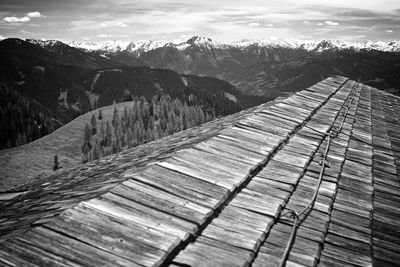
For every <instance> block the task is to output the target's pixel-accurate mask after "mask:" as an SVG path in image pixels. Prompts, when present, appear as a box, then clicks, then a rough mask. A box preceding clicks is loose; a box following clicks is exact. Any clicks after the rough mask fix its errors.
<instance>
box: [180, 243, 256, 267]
mask: <svg viewBox="0 0 400 267" xmlns="http://www.w3.org/2000/svg"><path fill="white" fill-rule="evenodd" d="M253 255H254V254H253V253H252V252H250V251H248V250H245V249H239V248H236V247H234V246H229V245H224V244H223V243H220V242H218V241H214V240H212V239H209V238H204V237H199V238H198V239H197V240H196V242H194V243H191V244H189V245H188V246H187V247H186V248H185V250H183V251H181V252H180V253H179V254H178V256H176V257H175V259H174V262H175V263H179V264H185V265H189V266H248V265H249V264H250V262H251V260H252V258H253Z"/></svg>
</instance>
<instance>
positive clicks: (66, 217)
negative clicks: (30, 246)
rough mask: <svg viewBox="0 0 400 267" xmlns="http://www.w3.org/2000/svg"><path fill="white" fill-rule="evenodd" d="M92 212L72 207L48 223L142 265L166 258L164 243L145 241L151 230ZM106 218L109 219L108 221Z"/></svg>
mask: <svg viewBox="0 0 400 267" xmlns="http://www.w3.org/2000/svg"><path fill="white" fill-rule="evenodd" d="M82 211H83V212H82ZM89 212H90V210H88V209H84V210H82V209H80V210H79V209H70V210H68V211H67V213H65V214H63V216H60V217H58V218H57V219H56V220H53V221H52V222H51V223H49V224H47V225H46V227H48V228H50V229H52V230H55V231H56V232H58V233H63V234H65V235H68V236H73V237H74V239H77V240H79V241H81V242H83V243H87V244H90V245H91V246H93V247H96V248H98V249H100V250H104V251H107V252H110V253H112V254H114V255H118V256H120V257H123V258H125V259H131V260H132V261H133V262H135V263H137V264H140V265H147V266H150V265H160V264H161V263H162V262H163V261H164V260H165V259H166V257H167V252H166V251H163V250H161V249H160V248H159V247H162V246H163V245H162V244H160V245H157V244H156V243H154V242H153V243H151V245H149V242H146V239H145V238H148V237H154V236H151V234H148V235H147V236H146V234H143V233H138V232H139V231H137V230H138V229H135V228H134V227H129V226H128V225H123V224H121V223H116V222H115V221H111V220H107V217H106V216H101V215H100V216H99V215H97V216H92V214H91V213H89ZM103 220H107V223H105V222H104V221H103ZM114 227H115V228H114ZM135 230H136V231H135ZM143 230H144V229H142V231H143ZM137 234H139V235H137ZM140 237H141V238H140ZM158 239H160V237H158ZM179 241H180V240H179V238H176V237H175V238H174V240H173V242H171V244H169V247H167V246H165V245H164V246H163V247H164V248H165V250H167V251H168V250H172V249H173V248H174V246H177V245H178V244H179ZM171 247H172V248H171Z"/></svg>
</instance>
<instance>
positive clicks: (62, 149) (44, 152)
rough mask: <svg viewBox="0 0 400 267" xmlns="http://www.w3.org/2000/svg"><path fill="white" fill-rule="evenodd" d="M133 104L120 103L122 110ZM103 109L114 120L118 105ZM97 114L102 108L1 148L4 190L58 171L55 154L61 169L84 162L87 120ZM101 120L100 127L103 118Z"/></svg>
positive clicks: (0, 183) (0, 185)
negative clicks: (82, 151) (40, 136)
mask: <svg viewBox="0 0 400 267" xmlns="http://www.w3.org/2000/svg"><path fill="white" fill-rule="evenodd" d="M132 103H133V102H123V103H118V104H117V105H116V106H117V109H118V111H119V112H122V110H123V109H124V106H131V105H132ZM101 110H102V114H103V120H104V121H106V120H109V121H111V117H112V114H113V110H114V106H113V105H110V106H106V107H102V108H101ZM93 113H95V114H96V119H97V114H98V109H96V110H94V111H90V112H88V113H86V114H84V115H82V116H79V117H78V118H76V119H74V120H73V121H71V122H70V123H68V124H66V125H64V126H62V127H60V128H59V129H57V130H56V131H54V132H52V133H51V134H49V135H46V136H44V137H42V138H40V139H37V140H35V141H33V142H31V143H29V144H26V145H23V146H20V147H14V148H11V149H5V150H0V166H1V167H0V191H4V190H6V189H9V188H12V187H14V186H17V185H21V184H24V183H27V182H30V181H32V180H33V179H34V178H35V177H36V176H38V175H40V174H42V173H45V174H52V173H54V172H53V170H52V168H53V163H54V155H58V160H59V163H60V167H62V169H61V170H65V169H67V168H71V167H74V166H77V165H79V164H81V160H82V159H81V149H80V147H81V144H82V141H83V128H84V125H85V123H87V122H90V118H91V116H92V114H93ZM97 123H98V126H99V127H100V121H98V122H97Z"/></svg>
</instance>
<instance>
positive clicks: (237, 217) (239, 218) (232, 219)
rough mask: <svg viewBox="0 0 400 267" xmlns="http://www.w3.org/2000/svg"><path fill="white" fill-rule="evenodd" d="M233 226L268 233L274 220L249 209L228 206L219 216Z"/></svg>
mask: <svg viewBox="0 0 400 267" xmlns="http://www.w3.org/2000/svg"><path fill="white" fill-rule="evenodd" d="M218 218H219V219H221V220H225V221H226V222H227V223H230V224H232V225H235V224H240V225H243V226H246V227H249V228H252V229H254V230H257V231H259V232H268V231H269V229H270V227H271V226H272V224H273V222H274V218H273V217H270V216H265V215H262V214H259V213H256V212H253V211H250V210H247V209H243V208H239V207H235V206H233V205H227V206H226V207H225V208H224V209H223V210H222V212H221V214H220V215H219V216H218Z"/></svg>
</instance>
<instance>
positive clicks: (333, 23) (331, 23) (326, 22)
mask: <svg viewBox="0 0 400 267" xmlns="http://www.w3.org/2000/svg"><path fill="white" fill-rule="evenodd" d="M325 24H326V25H329V26H337V25H339V23H338V22H334V21H330V20H326V21H325Z"/></svg>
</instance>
